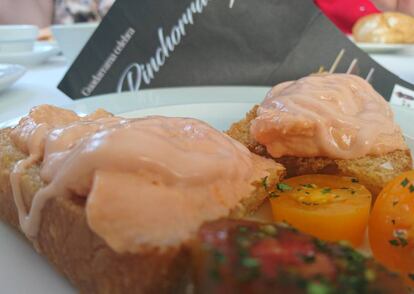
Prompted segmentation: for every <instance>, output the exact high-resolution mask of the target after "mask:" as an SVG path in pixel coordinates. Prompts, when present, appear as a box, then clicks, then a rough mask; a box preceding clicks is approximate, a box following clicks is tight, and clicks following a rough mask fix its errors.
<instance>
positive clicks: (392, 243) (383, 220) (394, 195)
mask: <svg viewBox="0 0 414 294" xmlns="http://www.w3.org/2000/svg"><path fill="white" fill-rule="evenodd" d="M368 235H369V240H370V243H371V249H372V253H373V254H374V257H375V258H376V259H378V261H380V262H381V263H383V264H384V265H385V266H387V267H389V268H390V269H392V270H394V271H399V272H400V273H402V274H403V275H404V276H405V278H406V279H407V281H408V282H409V283H410V284H411V285H412V286H414V171H409V172H406V173H403V174H401V175H400V176H398V177H396V178H395V179H394V180H392V181H391V182H389V183H388V184H387V185H386V186H385V188H384V189H383V190H382V191H381V193H380V194H379V195H378V198H377V200H376V202H375V205H374V208H373V209H372V212H371V217H370V221H369V234H368Z"/></svg>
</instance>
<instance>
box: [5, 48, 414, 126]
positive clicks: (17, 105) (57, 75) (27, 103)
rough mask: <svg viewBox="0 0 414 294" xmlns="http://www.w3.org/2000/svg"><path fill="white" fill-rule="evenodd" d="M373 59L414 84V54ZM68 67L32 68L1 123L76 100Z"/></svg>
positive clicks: (9, 98) (13, 91) (8, 97)
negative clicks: (61, 86)
mask: <svg viewBox="0 0 414 294" xmlns="http://www.w3.org/2000/svg"><path fill="white" fill-rule="evenodd" d="M372 57H373V58H374V59H375V60H376V61H377V62H378V63H380V64H382V65H383V66H384V67H385V68H387V69H388V70H390V71H392V72H394V73H395V74H397V75H399V76H400V77H401V78H403V79H405V80H406V81H408V82H411V83H413V84H414V54H405V55H386V54H375V55H372ZM67 68H68V66H67V64H66V62H65V60H64V58H63V57H54V58H52V59H50V60H49V61H48V62H47V63H45V64H43V65H40V66H37V67H34V68H29V69H28V71H27V73H26V74H25V75H24V76H23V77H22V78H21V79H20V80H19V81H17V83H16V84H14V85H13V86H12V87H11V88H10V89H8V90H6V91H5V92H2V93H0V122H4V121H6V120H10V119H13V118H15V117H17V116H20V115H23V114H25V113H27V112H28V111H29V110H30V108H32V107H33V106H36V105H39V104H45V103H48V104H54V105H59V106H64V105H66V104H69V103H71V102H72V100H71V99H70V98H69V97H67V96H66V95H65V94H63V93H62V92H60V91H59V90H58V89H57V85H58V83H59V82H60V80H61V79H62V77H63V75H64V74H65V72H66V70H67Z"/></svg>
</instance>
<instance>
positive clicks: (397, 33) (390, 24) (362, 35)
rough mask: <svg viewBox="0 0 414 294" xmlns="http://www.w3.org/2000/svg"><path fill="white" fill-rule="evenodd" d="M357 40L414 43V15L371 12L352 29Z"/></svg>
mask: <svg viewBox="0 0 414 294" xmlns="http://www.w3.org/2000/svg"><path fill="white" fill-rule="evenodd" d="M352 34H353V36H354V39H355V41H357V42H366V43H394V44H395V43H414V17H411V16H409V15H405V14H402V13H399V12H385V13H377V14H370V15H367V16H364V17H362V18H360V19H359V20H358V21H357V22H356V23H355V25H354V27H353V29H352Z"/></svg>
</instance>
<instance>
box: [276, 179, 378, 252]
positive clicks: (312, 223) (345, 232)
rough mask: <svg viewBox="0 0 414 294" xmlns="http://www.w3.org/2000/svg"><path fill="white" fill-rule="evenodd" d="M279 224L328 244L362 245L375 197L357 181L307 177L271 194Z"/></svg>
mask: <svg viewBox="0 0 414 294" xmlns="http://www.w3.org/2000/svg"><path fill="white" fill-rule="evenodd" d="M270 202H271V206H272V212H273V218H274V220H275V221H279V222H280V221H284V222H287V223H288V224H290V225H292V226H293V227H295V228H297V229H299V230H300V231H302V232H305V233H308V234H311V235H313V236H315V237H318V238H320V239H322V240H326V241H340V240H345V241H348V242H350V243H351V244H352V245H354V246H359V245H361V244H362V242H363V239H364V235H365V230H366V227H367V224H368V219H369V212H370V208H371V193H370V192H369V191H368V190H367V189H366V188H365V187H364V186H362V185H361V184H359V183H357V180H356V179H354V178H350V177H340V176H330V175H305V176H299V177H294V178H290V179H288V180H286V181H284V182H283V183H280V184H278V185H277V190H276V191H275V192H273V193H272V194H271V199H270Z"/></svg>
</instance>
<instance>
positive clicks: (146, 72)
mask: <svg viewBox="0 0 414 294" xmlns="http://www.w3.org/2000/svg"><path fill="white" fill-rule="evenodd" d="M342 50H344V52H345V54H344V55H343V58H342V60H341V62H340V63H339V65H338V67H337V69H336V72H346V71H347V69H348V67H349V65H350V64H351V63H352V61H353V60H354V59H357V60H358V67H357V68H358V70H357V71H358V74H360V75H361V76H366V75H368V73H369V72H370V71H372V70H374V75H373V76H372V80H371V83H372V84H373V86H374V88H375V89H376V90H377V91H378V92H380V93H381V94H382V95H383V96H384V97H385V98H386V99H387V100H389V99H390V97H391V93H392V91H393V88H394V86H395V85H396V84H399V85H401V86H403V87H404V88H408V89H414V86H413V85H411V84H409V83H407V82H405V81H403V80H401V79H400V78H398V77H397V76H396V75H394V74H392V73H391V72H389V71H387V70H386V69H384V68H383V67H382V66H380V65H379V64H377V63H376V62H375V61H374V60H373V59H371V58H370V57H369V56H368V55H367V54H365V53H364V52H362V51H361V50H360V49H358V48H357V47H356V46H355V45H354V44H353V43H352V42H351V41H350V40H349V39H348V38H347V37H346V36H345V35H343V34H342V33H341V32H340V31H339V30H338V29H337V28H336V27H335V26H334V25H333V24H332V23H331V22H330V21H329V20H328V19H327V18H326V17H325V16H324V15H323V14H322V13H321V11H320V10H319V9H318V8H317V7H316V6H315V5H314V4H313V2H312V1H311V0H289V1H286V0H174V1H171V0H118V1H117V2H116V3H115V4H114V6H113V7H112V9H111V10H110V11H109V13H108V14H107V16H106V17H105V18H104V20H103V21H102V23H101V25H100V26H99V27H98V29H97V30H96V32H95V33H94V35H93V36H92V38H91V39H90V40H89V42H88V43H87V45H86V46H85V48H84V49H83V51H82V52H81V53H80V55H79V56H78V58H77V59H76V61H75V62H74V63H73V64H72V66H71V67H70V69H69V71H68V72H67V73H66V75H65V77H64V79H63V80H62V82H61V83H60V84H59V89H61V90H62V91H63V92H65V93H66V94H67V95H68V96H69V97H71V98H73V99H78V98H85V97H89V96H92V95H97V94H105V93H113V92H122V91H138V90H140V89H145V88H157V87H173V86H198V85H264V86H272V85H275V84H277V83H279V82H282V81H286V80H291V79H298V78H300V77H303V76H305V75H308V74H310V73H313V72H316V71H318V69H319V68H320V67H324V68H329V67H330V66H331V64H332V62H333V61H334V60H335V58H336V57H337V56H338V53H339V52H341V51H342ZM371 73H372V72H371Z"/></svg>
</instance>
